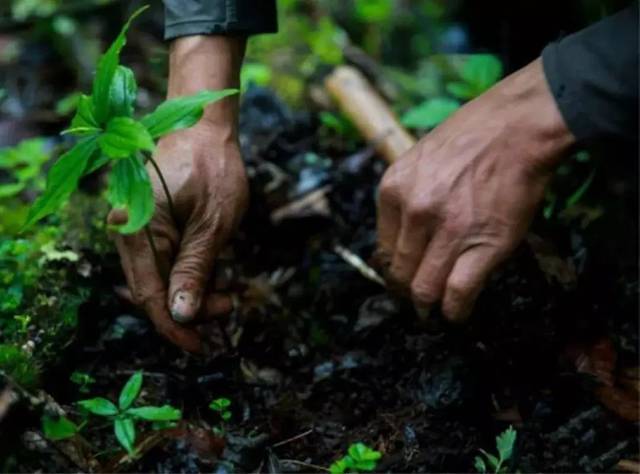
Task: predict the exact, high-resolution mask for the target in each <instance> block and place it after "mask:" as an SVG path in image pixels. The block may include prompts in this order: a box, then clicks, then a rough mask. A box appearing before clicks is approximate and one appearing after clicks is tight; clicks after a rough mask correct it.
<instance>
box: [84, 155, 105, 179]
mask: <svg viewBox="0 0 640 474" xmlns="http://www.w3.org/2000/svg"><path fill="white" fill-rule="evenodd" d="M110 161H111V158H109V157H108V156H107V155H103V154H102V153H96V154H95V155H93V156H92V157H91V158H90V159H89V163H87V167H86V169H85V170H84V173H83V174H82V175H83V176H86V175H88V174H91V173H93V172H95V171H98V170H99V169H100V168H102V167H103V166H104V165H106V164H107V163H109V162H110Z"/></svg>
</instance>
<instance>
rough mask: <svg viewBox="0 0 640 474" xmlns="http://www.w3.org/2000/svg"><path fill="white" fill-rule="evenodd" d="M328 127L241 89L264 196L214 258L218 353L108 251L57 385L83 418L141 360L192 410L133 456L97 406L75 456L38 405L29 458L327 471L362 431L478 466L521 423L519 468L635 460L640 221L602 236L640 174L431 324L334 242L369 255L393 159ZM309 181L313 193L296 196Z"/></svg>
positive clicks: (444, 468)
mask: <svg viewBox="0 0 640 474" xmlns="http://www.w3.org/2000/svg"><path fill="white" fill-rule="evenodd" d="M317 126H318V124H317V123H315V120H314V118H313V116H312V115H309V114H306V113H301V114H300V113H293V112H291V111H290V110H289V109H287V107H285V106H284V105H283V104H282V103H281V101H279V100H278V99H277V98H276V97H274V96H273V94H271V93H270V92H269V91H266V90H262V89H252V90H251V91H250V92H249V93H248V94H247V95H246V97H245V99H244V104H243V108H242V130H243V136H242V145H243V151H244V155H245V158H246V161H247V167H248V171H249V175H250V179H251V186H252V205H251V209H250V211H249V213H248V215H247V218H246V219H245V222H244V224H243V228H242V229H241V232H240V234H239V236H238V238H237V239H236V240H235V241H234V243H233V252H230V253H229V254H228V255H227V256H226V257H225V258H223V259H222V262H221V263H220V264H219V265H218V268H217V270H216V271H217V274H218V277H219V279H221V280H224V281H225V285H226V286H227V289H228V291H232V292H234V293H235V294H236V295H237V296H238V300H239V305H238V308H237V310H236V311H235V313H234V314H233V315H232V316H230V317H229V318H228V319H224V320H221V322H220V324H213V325H212V327H210V328H209V329H208V334H209V337H210V338H211V340H212V341H213V343H214V344H213V347H215V348H216V349H215V350H214V351H213V353H212V354H210V355H209V356H208V357H195V356H191V355H187V354H185V353H182V352H180V351H179V350H177V349H176V348H173V347H171V346H170V345H169V344H168V343H166V342H165V341H163V340H162V339H161V338H159V336H157V335H156V334H155V332H154V330H153V328H152V327H151V325H150V324H149V322H148V321H147V320H146V319H145V318H144V316H143V315H141V314H140V313H139V312H138V311H137V310H136V309H135V308H132V307H129V306H127V305H126V304H124V303H122V302H119V301H117V299H116V298H115V297H113V296H111V295H112V294H113V292H112V287H113V285H114V284H115V283H116V282H118V281H119V279H121V275H120V274H119V270H118V268H117V258H116V256H115V255H113V256H111V258H109V259H107V260H106V261H102V262H99V265H100V271H99V272H98V275H99V280H100V281H99V282H97V283H96V285H97V287H98V288H101V291H100V293H101V295H100V297H97V298H94V299H93V300H92V301H90V302H89V303H87V304H85V305H84V306H83V307H82V311H81V312H82V315H81V316H82V318H81V321H82V324H81V327H80V330H79V333H78V335H77V336H76V338H75V342H74V343H73V344H72V345H71V346H70V347H69V348H67V349H66V350H65V351H64V355H63V357H62V360H61V361H60V363H58V364H56V367H55V368H53V369H52V370H50V371H49V372H47V376H46V380H45V383H44V389H45V391H46V392H48V393H49V394H51V395H52V396H53V398H55V399H56V400H57V402H58V403H60V404H61V405H62V406H63V407H64V408H65V409H66V410H67V411H68V413H69V416H71V417H75V416H76V415H77V411H76V409H75V408H74V405H73V402H74V401H76V400H78V399H81V398H88V397H89V396H105V397H108V398H111V399H116V398H117V394H118V391H119V389H120V387H121V386H122V385H123V384H124V382H125V381H126V380H127V378H128V377H129V376H130V375H131V373H132V371H133V370H137V369H141V370H143V371H144V374H145V384H144V389H143V393H142V400H143V401H144V402H148V403H153V404H164V403H170V404H172V405H173V406H176V407H178V408H181V409H182V410H183V415H184V421H183V422H182V423H181V424H180V425H179V426H177V427H175V428H173V429H168V430H165V431H159V432H153V431H152V430H151V429H150V427H148V426H147V427H146V428H144V429H143V428H141V429H140V431H141V432H142V433H143V434H142V435H141V439H143V443H146V445H147V447H146V448H145V449H144V450H143V451H144V454H143V455H142V456H141V457H140V459H138V460H137V461H135V462H121V461H122V457H123V455H122V451H121V450H120V449H119V448H118V446H117V445H116V444H115V440H114V437H113V433H112V428H111V427H110V426H109V425H108V424H105V423H103V422H102V420H96V419H92V421H91V422H90V423H89V425H88V426H87V427H86V428H85V429H84V430H83V432H82V435H83V437H84V438H85V439H86V440H88V443H89V446H88V447H85V451H84V452H85V454H84V457H82V456H81V457H80V461H78V460H77V459H76V460H72V459H71V457H69V456H68V455H64V454H62V452H63V451H61V450H60V449H59V446H58V447H56V446H55V445H52V444H50V443H49V444H47V443H36V442H31V443H25V440H29V439H31V440H33V436H34V433H36V431H37V429H38V427H39V413H36V412H35V411H33V410H30V409H29V408H28V407H23V408H21V409H19V410H16V411H14V412H13V413H12V414H11V420H10V421H11V424H10V425H9V426H13V427H14V428H16V433H20V434H21V436H16V437H15V438H14V439H13V440H12V441H13V444H11V442H10V441H9V443H10V444H9V445H8V446H5V449H9V450H10V451H12V452H13V453H14V455H15V457H16V464H15V469H16V470H17V471H21V472H36V471H44V472H57V471H78V470H84V469H87V468H89V467H93V469H95V470H99V471H113V470H118V471H128V472H194V473H195V472H203V471H215V472H218V473H224V472H257V471H261V472H264V471H266V472H313V471H316V470H318V468H317V466H320V467H325V468H326V467H328V466H329V464H330V463H331V462H332V461H333V460H335V459H337V458H339V457H341V456H342V455H344V453H345V452H346V449H347V448H348V446H349V445H350V443H352V442H356V441H362V442H365V443H367V444H368V445H369V446H371V447H374V448H376V449H378V450H379V451H381V452H382V453H383V457H382V460H381V462H380V463H379V465H378V470H379V471H391V472H470V471H473V460H474V457H475V456H476V455H477V454H478V449H479V448H483V449H486V450H488V451H489V452H494V451H495V436H496V435H497V434H498V433H500V432H501V431H503V430H504V429H506V428H507V427H508V426H509V425H513V426H514V427H515V428H516V430H517V432H518V439H517V444H516V454H515V456H514V461H513V464H512V465H511V466H510V468H511V469H517V470H519V471H521V472H534V471H543V472H602V471H611V470H614V469H615V466H616V465H617V463H618V462H619V461H620V460H624V459H627V460H629V459H631V460H634V459H637V458H638V454H639V450H638V440H639V439H638V430H637V419H638V417H637V401H638V400H637V391H633V390H629V389H628V388H625V387H627V386H628V385H624V376H625V374H626V376H628V377H630V376H629V373H630V371H631V370H632V368H633V367H636V366H637V365H638V364H637V358H638V338H637V334H638V327H637V325H638V323H637V318H636V316H637V258H636V250H635V245H636V244H637V235H635V232H630V233H627V235H622V234H623V233H622V232H620V233H619V234H617V237H616V241H615V242H613V241H612V239H611V238H609V239H606V238H603V237H602V236H603V234H602V231H603V229H605V230H606V229H607V227H608V226H610V225H611V222H610V221H609V219H620V217H621V216H622V217H623V218H626V219H628V220H627V221H626V222H633V223H636V224H637V212H636V211H637V209H636V207H635V206H636V205H634V204H633V202H634V199H635V202H636V203H637V182H636V183H635V185H629V181H630V178H629V176H630V174H627V175H624V174H622V175H621V174H616V172H615V170H612V171H611V172H610V174H607V173H605V175H604V177H603V178H602V180H601V181H602V186H601V187H602V190H603V191H602V192H603V193H606V192H610V190H611V189H614V190H618V191H616V192H617V193H618V194H617V195H616V196H615V199H618V202H619V203H620V205H619V206H616V207H617V211H616V212H612V213H611V214H610V215H609V217H606V216H605V217H603V218H602V219H601V222H600V223H596V224H594V225H592V226H590V227H589V231H588V232H587V231H585V230H584V229H582V228H580V227H579V226H565V227H555V228H554V227H551V226H549V225H548V224H546V223H545V222H539V223H536V225H535V226H534V230H535V231H536V232H540V233H539V234H536V235H534V234H532V235H530V236H529V237H528V239H527V242H526V243H525V244H523V245H522V246H521V248H519V249H518V251H517V252H516V254H515V256H514V257H513V258H512V259H511V260H510V261H509V262H508V263H507V264H506V265H505V266H504V267H503V268H502V269H501V270H500V271H499V272H498V273H497V274H496V275H494V277H493V278H492V280H491V282H490V284H489V286H488V288H487V289H486V290H485V291H484V292H483V294H482V296H481V297H480V300H479V302H478V304H477V307H476V309H475V311H474V313H473V316H472V319H471V321H470V323H469V324H467V325H463V326H456V327H452V326H450V325H447V324H446V323H445V322H444V321H443V320H442V318H441V317H440V316H439V315H438V314H437V309H436V310H435V311H434V314H432V315H431V318H430V321H429V322H427V323H421V322H419V321H418V319H417V318H416V316H415V314H414V311H413V310H412V308H411V305H410V304H409V303H408V302H407V300H406V299H405V298H403V297H402V296H401V295H393V294H392V293H391V292H389V291H387V290H386V289H385V288H384V287H383V286H382V285H381V284H379V283H377V282H375V281H372V280H370V279H367V278H365V277H364V276H363V275H362V274H361V272H360V271H359V270H358V269H357V268H355V267H354V266H353V265H352V264H351V263H349V262H347V261H346V260H345V259H344V258H343V257H341V256H340V255H339V253H338V252H336V245H341V246H342V247H343V248H346V249H348V250H349V251H350V252H352V253H353V254H356V255H358V256H360V257H361V258H362V259H363V260H364V261H365V262H369V263H371V262H372V258H371V257H372V253H373V251H374V243H375V233H374V229H375V188H376V184H377V182H378V181H379V178H380V176H381V173H382V172H383V170H384V164H383V163H382V162H381V160H380V159H379V158H377V157H376V156H375V154H374V153H373V152H372V150H370V149H366V148H365V149H361V150H357V151H355V152H352V153H346V152H345V150H344V149H340V147H339V146H336V147H333V146H329V145H327V144H326V142H325V143H324V144H321V143H320V141H319V140H318V133H317V128H318V127H317ZM620 183H623V184H624V185H625V186H626V187H625V186H623V187H622V188H621V187H620V186H621V185H620ZM620 189H622V191H620ZM310 192H315V193H316V194H315V196H316V197H317V199H315V201H314V202H313V203H312V204H311V205H309V206H306V207H304V206H301V208H295V206H294V207H292V206H291V205H290V204H291V203H292V202H296V201H299V200H300V198H302V197H303V196H307V198H308V195H309V193H310ZM612 199H613V198H612ZM627 204H628V205H627ZM288 205H289V207H286V206H288ZM283 207H284V210H283ZM634 212H636V213H635V214H634ZM617 222H618V224H617V225H618V228H619V229H620V224H619V222H625V221H623V220H618V221H617ZM636 227H637V225H636ZM610 228H611V227H609V229H610ZM620 230H622V229H620ZM609 235H612V234H609ZM541 236H544V237H541ZM634 239H635V240H634ZM551 242H553V244H552V243H551ZM634 242H635V243H634ZM616 249H618V250H617V251H616ZM120 281H121V280H120ZM73 371H83V372H88V373H90V374H92V376H93V377H94V378H95V379H96V383H95V384H94V385H93V386H92V387H91V389H90V392H89V394H81V393H79V391H78V387H77V386H75V385H73V384H71V383H69V382H68V380H69V376H70V374H71V373H72V372H73ZM635 376H636V377H637V373H636V374H635ZM636 380H637V378H636ZM217 397H227V398H229V399H230V400H231V401H232V411H233V417H232V418H231V420H230V421H229V422H228V423H227V424H226V427H225V428H226V434H225V435H224V436H218V435H216V434H214V432H213V430H212V428H213V427H215V426H219V424H220V420H219V418H218V417H217V415H216V414H215V413H213V412H212V411H210V410H209V409H208V408H207V407H208V404H209V403H210V402H211V400H213V399H215V398H217ZM25 427H26V428H25ZM30 437H31V438H30ZM25 446H26V447H25ZM34 452H35V453H36V454H37V455H34ZM82 459H84V461H85V462H86V464H85V465H82V464H83V461H82Z"/></svg>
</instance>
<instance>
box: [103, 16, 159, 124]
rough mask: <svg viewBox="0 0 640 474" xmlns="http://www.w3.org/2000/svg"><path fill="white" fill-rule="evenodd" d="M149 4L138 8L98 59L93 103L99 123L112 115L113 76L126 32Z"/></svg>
mask: <svg viewBox="0 0 640 474" xmlns="http://www.w3.org/2000/svg"><path fill="white" fill-rule="evenodd" d="M147 8H148V6H144V7H142V8H140V9H139V10H137V11H136V12H135V13H134V14H133V15H131V18H129V20H128V21H127V23H125V25H124V26H123V27H122V30H121V31H120V34H119V35H118V36H117V37H116V39H115V40H114V42H113V43H112V44H111V46H110V47H109V49H108V50H107V51H106V52H105V53H104V54H103V55H102V57H101V58H100V60H99V61H98V68H97V70H96V77H95V79H94V80H93V94H92V96H93V103H94V107H95V117H96V120H97V122H98V123H99V124H103V123H105V122H106V121H107V120H108V119H109V118H110V117H112V115H111V113H112V112H111V86H112V82H113V78H114V76H115V74H116V70H117V68H118V63H119V62H120V51H122V48H123V47H124V45H125V44H126V42H127V39H126V34H127V31H128V30H129V26H130V25H131V22H132V21H133V20H134V19H135V18H136V17H137V16H138V15H140V13H142V12H143V11H144V10H146V9H147Z"/></svg>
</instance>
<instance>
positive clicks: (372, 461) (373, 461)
mask: <svg viewBox="0 0 640 474" xmlns="http://www.w3.org/2000/svg"><path fill="white" fill-rule="evenodd" d="M381 457H382V454H380V452H379V451H376V450H374V449H371V448H370V447H368V446H367V445H366V444H364V443H355V444H352V445H351V446H349V450H348V451H347V455H346V456H344V457H343V458H341V459H338V460H337V461H336V462H334V463H333V464H332V465H331V466H330V467H329V472H330V473H331V474H345V473H351V474H353V473H358V472H365V471H367V472H368V471H374V470H375V468H376V465H377V464H378V460H379V459H380V458H381Z"/></svg>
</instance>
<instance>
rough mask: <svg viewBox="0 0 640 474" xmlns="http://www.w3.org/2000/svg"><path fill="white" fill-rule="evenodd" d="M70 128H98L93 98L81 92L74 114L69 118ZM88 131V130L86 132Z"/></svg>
mask: <svg viewBox="0 0 640 474" xmlns="http://www.w3.org/2000/svg"><path fill="white" fill-rule="evenodd" d="M69 129H70V130H76V129H78V130H83V129H86V130H91V129H99V125H98V121H97V120H96V117H95V112H94V108H93V100H92V99H91V97H89V96H88V95H84V94H82V95H81V96H80V97H79V99H78V106H77V108H76V114H75V115H74V117H73V119H72V120H71V126H70V127H69ZM87 133H88V132H87Z"/></svg>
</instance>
